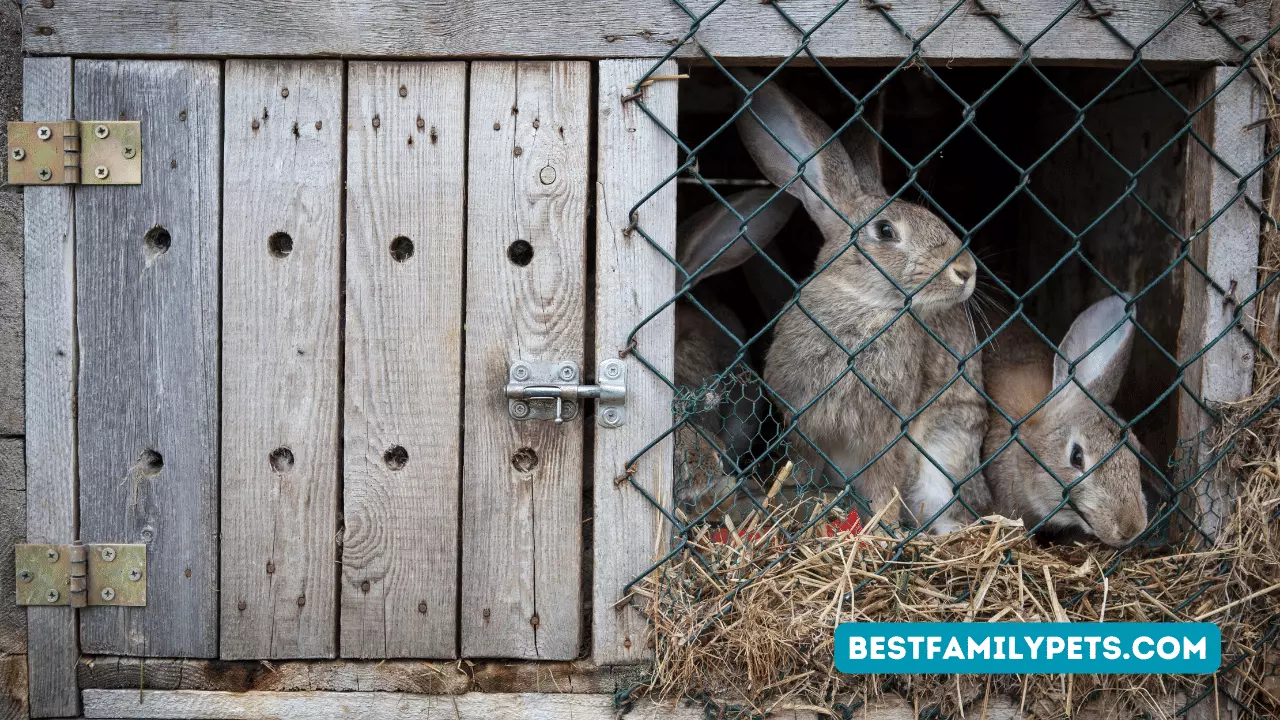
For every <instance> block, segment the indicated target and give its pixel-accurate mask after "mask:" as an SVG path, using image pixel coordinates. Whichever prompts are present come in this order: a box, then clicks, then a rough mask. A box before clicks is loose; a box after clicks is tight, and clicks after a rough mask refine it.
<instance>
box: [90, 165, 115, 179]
mask: <svg viewBox="0 0 1280 720" xmlns="http://www.w3.org/2000/svg"><path fill="white" fill-rule="evenodd" d="M110 174H111V171H110V170H108V169H107V166H106V165H99V166H98V167H96V168H94V169H93V176H94V177H96V178H98V179H99V180H106V179H107V176H108V175H110Z"/></svg>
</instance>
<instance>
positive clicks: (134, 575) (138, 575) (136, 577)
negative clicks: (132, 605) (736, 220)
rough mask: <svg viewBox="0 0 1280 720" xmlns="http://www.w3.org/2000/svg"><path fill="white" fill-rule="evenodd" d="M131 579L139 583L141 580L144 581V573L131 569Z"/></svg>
mask: <svg viewBox="0 0 1280 720" xmlns="http://www.w3.org/2000/svg"><path fill="white" fill-rule="evenodd" d="M129 579H130V580H132V581H134V582H138V581H139V580H141V579H142V571H141V570H139V569H138V568H132V569H130V570H129Z"/></svg>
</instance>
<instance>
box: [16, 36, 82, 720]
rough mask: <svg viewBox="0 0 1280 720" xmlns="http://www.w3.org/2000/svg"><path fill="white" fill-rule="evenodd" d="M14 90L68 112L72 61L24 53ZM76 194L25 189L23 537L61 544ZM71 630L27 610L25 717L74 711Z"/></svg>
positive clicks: (30, 108) (25, 101) (65, 612)
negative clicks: (27, 705) (27, 702)
mask: <svg viewBox="0 0 1280 720" xmlns="http://www.w3.org/2000/svg"><path fill="white" fill-rule="evenodd" d="M22 90H23V93H22V113H23V117H24V118H25V119H27V120H29V121H33V120H67V119H70V118H71V59H70V58H65V57H58V58H28V59H27V60H25V61H24V64H23V87H22ZM74 192H75V191H74V190H73V189H72V188H70V187H28V188H26V189H25V190H24V191H23V197H24V200H25V205H26V215H25V217H26V221H25V234H26V239H25V250H24V261H23V262H24V266H25V267H24V275H25V277H26V293H27V306H26V327H27V335H26V386H27V407H26V410H27V430H26V432H27V434H26V440H27V542H33V543H66V542H70V541H72V540H74V539H75V538H76V532H77V527H76V520H77V518H76V417H75V413H76V406H75V394H76V358H77V355H78V348H77V346H76V285H75V282H76V281H75V277H76V273H75V250H76V248H75V245H76V243H75V237H76V235H75V209H74ZM7 551H8V552H13V551H12V549H8V550H7ZM5 600H6V601H9V600H11V598H5ZM76 629H77V624H76V611H75V610H73V609H71V608H69V607H58V608H42V607H34V608H31V609H29V610H28V611H27V668H28V673H27V675H28V678H29V683H30V685H29V689H30V705H31V716H32V717H41V718H42V717H66V716H71V715H79V714H80V693H79V691H78V690H77V689H76V658H77V657H79V655H80V646H79V638H78V633H77V631H76Z"/></svg>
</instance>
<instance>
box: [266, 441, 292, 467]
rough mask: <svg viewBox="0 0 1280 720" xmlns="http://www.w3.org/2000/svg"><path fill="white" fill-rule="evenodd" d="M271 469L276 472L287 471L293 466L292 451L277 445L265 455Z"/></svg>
mask: <svg viewBox="0 0 1280 720" xmlns="http://www.w3.org/2000/svg"><path fill="white" fill-rule="evenodd" d="M267 459H268V460H269V461H270V462H271V469H272V470H275V471H276V472H278V473H282V472H288V471H289V470H290V469H292V468H293V451H292V450H290V449H289V448H287V447H278V448H276V449H275V450H272V451H271V454H270V455H269V456H267Z"/></svg>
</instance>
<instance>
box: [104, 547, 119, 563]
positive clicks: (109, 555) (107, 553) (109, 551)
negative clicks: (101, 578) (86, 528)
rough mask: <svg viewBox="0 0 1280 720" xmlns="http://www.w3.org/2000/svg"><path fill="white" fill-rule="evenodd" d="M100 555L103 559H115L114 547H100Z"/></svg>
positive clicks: (109, 560) (108, 560)
mask: <svg viewBox="0 0 1280 720" xmlns="http://www.w3.org/2000/svg"><path fill="white" fill-rule="evenodd" d="M101 555H102V559H103V560H105V561H107V562H111V561H112V560H115V559H116V549H115V548H113V547H104V548H102V553H101Z"/></svg>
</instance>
